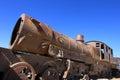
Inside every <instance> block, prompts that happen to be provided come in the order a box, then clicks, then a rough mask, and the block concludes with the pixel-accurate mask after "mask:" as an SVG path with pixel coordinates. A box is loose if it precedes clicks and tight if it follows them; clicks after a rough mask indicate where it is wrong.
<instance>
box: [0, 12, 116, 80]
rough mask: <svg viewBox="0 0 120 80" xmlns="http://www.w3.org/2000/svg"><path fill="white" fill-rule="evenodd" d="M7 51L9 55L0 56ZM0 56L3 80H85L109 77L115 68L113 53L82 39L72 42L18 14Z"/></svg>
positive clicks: (43, 25)
mask: <svg viewBox="0 0 120 80" xmlns="http://www.w3.org/2000/svg"><path fill="white" fill-rule="evenodd" d="M5 50H8V51H9V52H10V54H11V55H13V57H14V60H12V59H11V61H9V60H6V59H10V58H11V56H10V54H5V55H4V53H3V54H2V52H4V51H5ZM1 55H2V56H6V58H5V60H6V63H7V65H8V66H9V67H8V68H7V69H5V68H1V69H4V70H6V71H4V72H5V75H4V77H3V80H10V78H11V80H13V77H10V76H13V74H16V76H15V77H14V78H15V79H14V80H21V79H22V80H64V79H66V80H79V79H83V80H89V78H97V77H101V76H102V77H108V76H112V73H113V71H112V70H113V69H114V70H116V64H115V63H114V61H113V51H112V49H111V48H110V47H109V46H107V45H106V44H105V43H103V42H100V41H89V42H84V36H83V35H77V37H76V40H74V39H72V38H70V37H67V36H65V35H63V34H60V33H58V32H56V31H54V30H52V29H51V28H50V26H48V25H46V24H44V23H42V22H40V21H38V20H36V19H34V18H32V17H29V16H27V15H26V14H22V15H21V17H20V18H19V19H18V21H17V23H16V25H15V27H14V30H13V33H12V37H11V41H10V47H9V49H2V50H1Z"/></svg>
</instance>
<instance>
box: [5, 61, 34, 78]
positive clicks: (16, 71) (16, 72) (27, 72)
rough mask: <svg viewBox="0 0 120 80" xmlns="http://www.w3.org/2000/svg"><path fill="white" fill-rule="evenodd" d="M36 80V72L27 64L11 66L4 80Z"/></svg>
mask: <svg viewBox="0 0 120 80" xmlns="http://www.w3.org/2000/svg"><path fill="white" fill-rule="evenodd" d="M21 79H22V80H35V70H34V69H33V67H32V66H31V65H30V64H28V63H27V62H18V63H15V64H13V65H11V66H10V70H9V71H8V72H7V73H6V75H5V77H4V80H21Z"/></svg>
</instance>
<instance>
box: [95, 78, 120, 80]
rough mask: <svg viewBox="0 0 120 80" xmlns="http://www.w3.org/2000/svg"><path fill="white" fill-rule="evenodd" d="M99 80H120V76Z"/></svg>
mask: <svg viewBox="0 0 120 80" xmlns="http://www.w3.org/2000/svg"><path fill="white" fill-rule="evenodd" d="M97 80H120V78H113V79H105V78H104V79H97Z"/></svg>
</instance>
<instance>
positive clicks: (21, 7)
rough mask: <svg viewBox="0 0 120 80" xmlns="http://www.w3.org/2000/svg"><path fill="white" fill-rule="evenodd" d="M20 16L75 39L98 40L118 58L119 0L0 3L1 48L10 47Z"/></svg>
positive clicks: (44, 0)
mask: <svg viewBox="0 0 120 80" xmlns="http://www.w3.org/2000/svg"><path fill="white" fill-rule="evenodd" d="M22 13H26V14H28V15H29V16H32V17H33V18H35V19H37V20H39V21H42V22H44V23H46V24H48V25H50V26H51V27H52V29H54V30H56V31H58V32H60V33H62V34H64V35H67V36H69V37H71V38H73V39H75V37H76V34H83V35H84V37H85V41H91V40H98V41H102V42H104V43H106V44H107V45H109V46H110V47H111V48H113V51H114V56H116V57H120V0H1V1H0V46H1V47H6V48H8V47H9V41H10V37H11V33H12V30H13V28H14V25H15V23H16V21H17V19H18V18H19V16H20V15H21V14H22Z"/></svg>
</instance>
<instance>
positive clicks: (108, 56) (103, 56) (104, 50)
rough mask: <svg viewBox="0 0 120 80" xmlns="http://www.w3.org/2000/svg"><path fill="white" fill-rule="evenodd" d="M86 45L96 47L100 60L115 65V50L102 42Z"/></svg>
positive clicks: (90, 42) (92, 42) (91, 42)
mask: <svg viewBox="0 0 120 80" xmlns="http://www.w3.org/2000/svg"><path fill="white" fill-rule="evenodd" d="M86 44H89V45H92V46H94V47H95V48H96V49H97V50H98V51H99V60H101V61H107V62H111V63H113V50H112V49H111V48H110V47H109V46H107V45H106V44H105V43H103V42H100V41H89V42H86Z"/></svg>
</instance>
